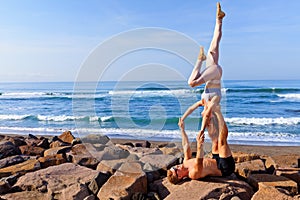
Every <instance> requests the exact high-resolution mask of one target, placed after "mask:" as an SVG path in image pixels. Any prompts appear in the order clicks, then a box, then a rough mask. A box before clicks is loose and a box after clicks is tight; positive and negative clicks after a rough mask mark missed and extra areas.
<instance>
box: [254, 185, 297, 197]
mask: <svg viewBox="0 0 300 200" xmlns="http://www.w3.org/2000/svg"><path fill="white" fill-rule="evenodd" d="M293 199H294V198H293V197H291V196H288V195H286V194H284V193H282V192H280V191H279V190H277V189H276V188H275V187H271V186H267V185H262V186H261V187H260V188H259V190H258V191H257V192H256V193H255V194H254V195H253V196H252V198H251V200H293Z"/></svg>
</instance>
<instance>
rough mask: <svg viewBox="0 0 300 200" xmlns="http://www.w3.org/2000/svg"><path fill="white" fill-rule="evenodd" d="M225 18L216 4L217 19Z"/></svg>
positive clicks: (218, 4) (219, 5)
mask: <svg viewBox="0 0 300 200" xmlns="http://www.w3.org/2000/svg"><path fill="white" fill-rule="evenodd" d="M223 17H225V13H224V12H223V11H222V10H221V4H220V2H218V3H217V19H223Z"/></svg>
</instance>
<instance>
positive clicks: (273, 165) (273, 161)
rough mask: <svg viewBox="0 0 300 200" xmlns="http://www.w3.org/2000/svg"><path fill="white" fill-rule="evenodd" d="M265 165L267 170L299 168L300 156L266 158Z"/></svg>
mask: <svg viewBox="0 0 300 200" xmlns="http://www.w3.org/2000/svg"><path fill="white" fill-rule="evenodd" d="M265 160H266V161H265V165H266V168H267V169H271V170H274V169H278V168H291V167H298V163H299V160H300V156H299V155H278V156H272V157H265ZM299 167H300V166H299Z"/></svg>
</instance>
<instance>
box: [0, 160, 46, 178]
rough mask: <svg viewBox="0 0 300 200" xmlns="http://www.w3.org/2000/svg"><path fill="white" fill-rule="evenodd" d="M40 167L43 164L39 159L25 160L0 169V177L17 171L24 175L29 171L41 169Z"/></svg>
mask: <svg viewBox="0 0 300 200" xmlns="http://www.w3.org/2000/svg"><path fill="white" fill-rule="evenodd" d="M40 168H41V165H40V162H39V161H38V160H35V159H30V160H27V161H25V162H22V163H19V164H16V165H12V166H9V167H5V168H2V169H0V177H1V178H2V177H7V176H10V175H13V174H17V173H19V174H20V175H23V174H26V173H28V172H32V171H36V170H39V169H40Z"/></svg>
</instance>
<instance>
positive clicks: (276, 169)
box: [0, 131, 300, 200]
mask: <svg viewBox="0 0 300 200" xmlns="http://www.w3.org/2000/svg"><path fill="white" fill-rule="evenodd" d="M181 149H182V148H181V146H180V143H173V142H170V143H163V142H154V141H151V142H149V141H126V140H111V139H110V138H108V137H107V136H105V135H88V136H86V137H84V138H75V137H74V136H73V134H72V133H71V132H70V131H66V132H64V133H62V134H61V135H60V136H54V137H43V136H34V135H31V134H29V135H28V136H20V135H0V178H1V179H0V200H1V199H13V200H17V199H22V200H23V199H37V200H44V199H61V200H68V199H76V200H93V199H101V200H105V199H136V200H144V199H145V200H146V199H148V200H152V199H153V200H157V199H170V200H174V199H176V200H177V199H189V200H192V199H226V200H227V199H228V200H230V199H231V200H239V199H240V200H244V199H252V200H262V199H264V200H265V199H272V200H277V199H278V200H279V199H280V200H281V199H288V200H289V199H300V193H299V192H300V173H299V172H300V169H299V167H300V166H299V165H300V151H299V147H286V148H285V147H280V148H277V147H266V148H264V147H261V149H265V152H268V153H267V154H266V153H265V152H264V151H260V150H258V149H257V148H256V149H255V148H254V147H250V146H244V147H243V148H241V147H240V146H234V145H233V146H232V151H233V157H234V159H235V161H236V171H235V173H234V174H232V175H231V176H229V177H226V178H222V177H208V178H205V179H201V180H196V181H195V180H185V181H183V182H182V183H180V184H177V185H172V184H170V183H169V182H168V181H167V179H166V170H167V169H169V168H170V167H171V166H173V165H175V164H178V163H181V162H182V159H183V154H182V151H181ZM206 149H208V148H206ZM280 149H282V150H281V151H280ZM284 149H285V150H286V149H288V150H286V151H284ZM272 152H273V153H272ZM207 156H210V155H209V154H208V155H207Z"/></svg>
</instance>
